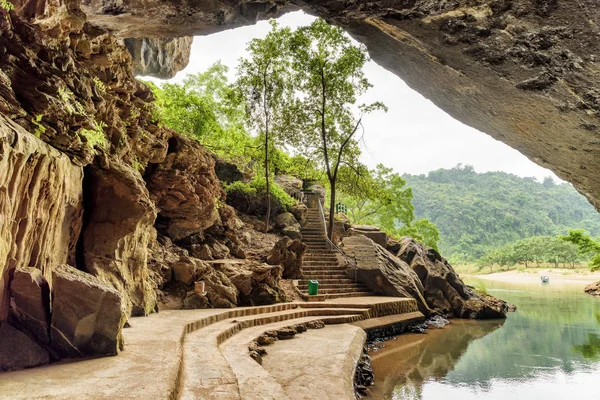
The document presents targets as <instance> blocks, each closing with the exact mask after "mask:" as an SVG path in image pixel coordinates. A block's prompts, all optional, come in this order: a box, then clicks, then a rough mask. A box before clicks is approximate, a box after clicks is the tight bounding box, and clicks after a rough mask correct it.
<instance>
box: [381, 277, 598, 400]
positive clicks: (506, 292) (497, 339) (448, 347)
mask: <svg viewBox="0 0 600 400" xmlns="http://www.w3.org/2000/svg"><path fill="white" fill-rule="evenodd" d="M480 282H482V283H483V284H484V285H485V287H486V288H487V290H488V292H489V293H490V294H491V295H494V296H496V297H500V298H502V299H504V300H506V301H508V302H511V303H513V304H515V305H516V306H517V307H518V311H517V312H516V313H510V314H509V317H508V318H507V320H506V321H461V320H453V321H452V324H451V325H449V326H447V327H445V328H443V329H437V330H429V331H428V332H429V333H428V334H425V335H418V334H407V335H402V336H400V337H398V338H397V339H396V340H393V341H389V342H387V343H386V347H385V348H384V349H382V350H379V351H378V352H375V353H372V354H371V357H372V360H373V369H374V371H375V378H376V385H375V387H374V390H373V391H372V396H371V398H373V399H394V400H396V399H397V400H400V399H401V400H416V399H419V400H421V399H422V400H438V399H444V400H452V399H460V400H470V399H486V400H499V399H502V400H505V399H506V400H516V399H527V400H529V399H544V400H549V399H552V400H554V399H557V400H559V399H560V400H562V399H573V400H575V399H580V398H582V397H583V396H594V397H589V398H595V399H600V299H598V298H594V297H592V296H589V295H586V294H585V293H583V290H582V285H581V284H578V285H577V284H557V283H552V282H551V283H550V284H549V285H542V284H541V283H535V284H526V283H505V282H493V281H487V280H476V279H470V280H467V283H469V284H479V283H480Z"/></svg>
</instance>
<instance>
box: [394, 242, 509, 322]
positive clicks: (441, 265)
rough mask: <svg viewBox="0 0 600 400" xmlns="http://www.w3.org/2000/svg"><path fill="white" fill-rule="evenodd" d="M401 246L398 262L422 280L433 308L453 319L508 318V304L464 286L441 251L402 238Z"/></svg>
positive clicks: (425, 293) (429, 303) (426, 297)
mask: <svg viewBox="0 0 600 400" xmlns="http://www.w3.org/2000/svg"><path fill="white" fill-rule="evenodd" d="M400 243H401V248H400V250H399V251H398V258H400V259H401V260H402V261H404V262H405V263H407V264H408V265H410V267H411V268H412V270H413V271H414V272H415V274H416V275H417V276H418V278H419V281H420V283H421V285H422V287H423V288H424V291H423V295H424V297H425V299H426V300H427V304H428V305H429V307H430V308H432V309H433V310H436V312H438V313H441V314H444V315H446V316H449V317H453V316H454V317H459V318H472V319H475V318H476V319H495V318H505V317H506V312H507V311H508V304H507V303H505V302H503V301H502V300H498V299H495V298H492V297H491V296H487V297H480V296H478V295H477V294H476V293H475V292H474V291H473V290H471V289H470V288H469V287H468V286H466V285H465V284H464V283H463V281H462V280H461V279H460V277H459V276H458V274H457V273H456V272H455V271H454V268H452V266H451V265H450V264H449V263H448V261H446V259H444V258H443V257H442V256H440V254H439V253H438V252H437V251H435V250H433V249H430V248H427V247H425V246H423V245H422V244H420V243H418V242H416V241H415V240H414V239H411V238H409V237H404V238H402V240H401V241H400Z"/></svg>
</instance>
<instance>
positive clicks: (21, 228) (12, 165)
mask: <svg viewBox="0 0 600 400" xmlns="http://www.w3.org/2000/svg"><path fill="white" fill-rule="evenodd" d="M82 179H83V170H82V168H81V167H78V166H76V165H74V164H73V163H72V162H71V160H70V159H69V158H68V157H67V156H66V155H64V154H62V153H61V152H59V151H57V150H55V149H54V148H52V147H51V146H49V145H47V144H46V143H44V142H42V141H41V140H40V139H38V138H36V137H35V136H34V135H31V134H29V133H27V132H26V131H25V130H24V129H23V128H22V127H20V126H19V125H16V124H15V123H14V122H12V121H10V120H7V119H6V118H5V117H4V116H2V115H0V299H1V300H0V301H1V303H0V321H3V320H6V318H7V315H8V302H9V299H8V283H9V280H10V276H11V274H12V271H14V269H15V268H18V267H35V268H37V269H39V270H41V271H42V272H43V273H44V275H45V276H46V278H47V279H48V280H50V278H51V275H52V269H53V268H54V267H55V266H58V265H60V264H64V263H74V261H75V245H76V243H77V238H78V237H79V232H80V230H81V222H82V213H83V204H82V201H83V196H82V185H81V183H82Z"/></svg>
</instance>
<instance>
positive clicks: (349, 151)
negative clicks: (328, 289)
mask: <svg viewBox="0 0 600 400" xmlns="http://www.w3.org/2000/svg"><path fill="white" fill-rule="evenodd" d="M291 50H292V52H293V58H294V62H293V67H294V72H295V77H296V79H295V85H296V86H295V87H296V90H298V91H299V92H300V93H301V95H300V96H299V97H298V103H297V105H296V107H295V108H294V120H295V121H296V127H297V129H298V130H297V131H298V132H301V133H302V135H298V137H299V138H300V139H301V141H302V146H303V147H304V148H305V153H306V154H311V155H314V156H316V157H318V158H319V159H320V160H321V161H322V163H323V165H324V169H325V172H326V176H327V180H328V182H329V197H330V210H331V212H330V213H329V226H328V236H329V237H330V238H331V237H332V235H333V219H334V212H333V210H334V209H335V204H336V184H337V180H338V176H339V171H340V167H341V166H342V165H347V166H350V167H354V166H356V165H358V156H359V154H360V150H359V148H358V141H357V134H358V133H359V132H362V130H363V126H362V118H363V116H364V115H365V114H367V113H370V112H373V111H375V110H384V109H385V106H384V105H383V104H382V103H379V102H376V103H372V104H369V105H360V106H358V107H356V106H355V104H356V102H357V99H358V97H359V96H360V95H362V94H363V93H365V92H366V91H367V90H368V89H369V88H370V87H371V86H372V85H371V84H370V83H369V81H368V80H367V78H366V77H365V75H364V72H363V67H364V65H365V63H366V62H367V60H368V56H367V51H366V48H365V47H364V46H356V45H354V44H353V43H352V41H351V40H350V38H349V37H348V36H347V35H346V34H345V33H344V31H343V30H342V29H341V28H339V27H335V26H331V25H329V24H327V23H326V22H325V21H324V20H322V19H318V20H316V21H315V22H314V23H312V24H311V25H310V26H307V27H301V28H299V29H298V30H297V31H296V32H295V34H294V39H293V42H292V47H291ZM298 143H299V142H298V141H296V144H298Z"/></svg>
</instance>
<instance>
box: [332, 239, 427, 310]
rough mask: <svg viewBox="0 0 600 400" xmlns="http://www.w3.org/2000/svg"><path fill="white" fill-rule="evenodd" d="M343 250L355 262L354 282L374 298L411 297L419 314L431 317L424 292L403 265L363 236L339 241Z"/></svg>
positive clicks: (404, 264) (406, 266) (403, 263)
mask: <svg viewBox="0 0 600 400" xmlns="http://www.w3.org/2000/svg"><path fill="white" fill-rule="evenodd" d="M342 245H343V250H344V252H346V254H348V255H349V256H350V257H351V258H353V259H354V260H355V261H356V273H357V277H358V280H359V281H360V282H362V283H363V284H364V285H365V286H367V287H368V288H369V290H371V291H373V292H374V293H375V294H380V295H386V296H396V297H412V298H414V299H415V300H417V305H418V307H419V311H421V312H422V313H423V314H424V315H429V314H431V309H430V307H429V305H428V303H427V300H426V299H425V297H424V296H423V294H424V292H425V290H424V288H423V285H422V283H421V281H420V280H419V277H418V276H417V274H416V273H415V272H414V271H413V270H412V269H411V268H410V267H409V266H408V264H406V263H405V262H404V261H402V260H400V259H398V258H396V257H394V256H393V255H392V254H390V253H389V252H388V251H386V250H385V249H384V248H382V247H381V246H379V245H377V244H376V243H375V242H373V241H372V240H371V239H369V238H367V237H366V236H362V235H361V236H351V237H347V238H344V239H343V240H342Z"/></svg>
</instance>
